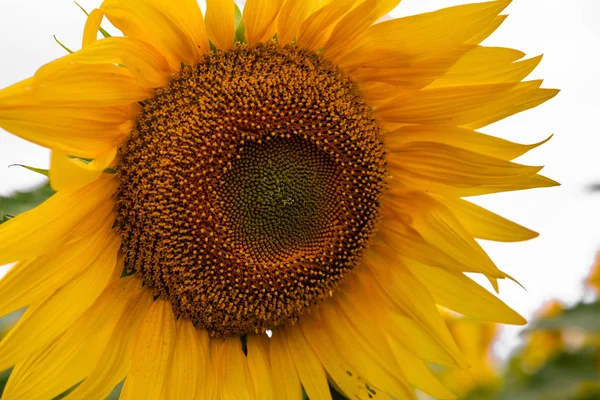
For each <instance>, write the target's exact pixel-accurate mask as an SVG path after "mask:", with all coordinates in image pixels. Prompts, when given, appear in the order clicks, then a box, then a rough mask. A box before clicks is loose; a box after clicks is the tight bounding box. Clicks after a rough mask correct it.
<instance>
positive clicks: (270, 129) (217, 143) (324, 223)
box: [116, 42, 385, 336]
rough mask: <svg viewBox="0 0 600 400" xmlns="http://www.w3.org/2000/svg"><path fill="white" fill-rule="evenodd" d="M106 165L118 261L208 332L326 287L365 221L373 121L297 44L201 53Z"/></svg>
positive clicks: (292, 306)
mask: <svg viewBox="0 0 600 400" xmlns="http://www.w3.org/2000/svg"><path fill="white" fill-rule="evenodd" d="M121 153H122V157H121V158H120V162H119V164H118V165H117V167H116V169H117V172H118V177H119V182H120V183H119V188H118V189H117V196H116V198H117V208H116V209H117V224H118V231H119V233H120V234H121V236H122V239H123V244H122V250H123V253H124V256H125V266H126V268H127V269H128V270H129V271H135V272H136V273H138V274H139V276H140V277H141V278H142V280H143V281H144V282H145V283H146V284H147V285H148V286H149V287H152V288H153V290H154V292H155V295H157V296H164V297H166V298H169V299H170V301H171V302H172V304H173V306H174V311H175V313H176V314H177V315H180V316H182V317H185V318H189V319H191V320H192V321H193V322H194V323H195V324H196V325H197V326H199V327H202V328H204V329H207V330H208V331H209V332H210V333H211V334H214V335H221V336H223V335H231V334H246V333H259V332H262V331H264V330H265V329H269V328H273V327H275V326H278V325H280V324H281V323H283V322H286V321H288V320H290V319H292V320H294V319H297V318H298V316H299V315H301V314H302V313H303V312H304V311H305V310H306V309H307V308H309V307H311V306H312V305H314V304H315V303H316V302H318V301H319V300H322V299H324V298H325V297H327V296H329V293H331V291H332V290H333V289H335V288H336V287H337V285H338V284H339V283H340V282H341V281H342V279H343V278H344V277H345V276H346V275H347V273H348V272H349V271H351V270H352V269H353V267H354V266H355V265H356V264H357V263H358V262H359V260H360V256H361V252H362V249H363V248H364V247H365V245H366V243H367V241H368V239H369V237H370V236H371V234H372V233H373V228H374V226H375V221H376V218H377V215H378V208H379V201H380V197H381V190H382V187H383V184H384V180H385V169H384V157H383V145H382V143H381V142H380V140H379V126H378V125H377V123H376V122H375V121H374V119H373V117H372V115H371V112H370V110H369V108H368V106H367V105H366V104H365V102H364V100H363V99H362V98H361V97H360V95H359V93H358V91H357V88H356V87H355V85H354V84H353V82H352V81H351V80H350V79H349V78H348V77H347V76H346V75H345V74H344V73H343V72H342V71H341V70H339V69H338V68H336V67H335V66H334V65H333V64H332V63H330V62H328V61H327V60H324V59H323V58H322V57H319V56H318V55H316V54H315V53H313V52H308V51H303V50H302V49H298V48H297V47H296V46H293V45H288V46H285V47H281V46H277V45H276V44H275V43H273V42H271V43H269V44H267V45H262V44H260V45H255V46H252V47H250V46H248V45H242V44H237V45H236V46H235V47H234V48H232V49H230V50H229V51H226V52H223V51H218V52H216V53H211V54H207V55H204V56H203V57H202V58H201V59H200V60H198V62H197V63H196V64H195V65H193V66H186V67H184V69H183V71H181V72H180V73H177V74H176V75H175V76H174V77H173V79H172V81H171V83H170V84H169V85H168V86H166V87H163V88H160V89H158V90H156V92H155V94H154V97H152V98H151V99H148V100H146V101H145V102H144V104H143V110H142V112H141V113H140V115H138V117H137V124H136V127H135V129H134V130H132V132H131V133H130V135H129V136H128V138H127V141H126V142H125V144H124V146H123V147H122V148H121Z"/></svg>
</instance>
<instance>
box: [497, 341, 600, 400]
mask: <svg viewBox="0 0 600 400" xmlns="http://www.w3.org/2000/svg"><path fill="white" fill-rule="evenodd" d="M596 358H597V350H596V349H594V348H584V349H581V350H579V351H576V352H564V353H561V354H559V355H558V356H556V357H555V358H553V359H552V360H550V361H549V362H548V363H546V364H545V365H544V366H543V367H541V368H540V369H539V370H537V371H535V372H534V373H533V374H524V375H523V374H521V373H519V374H514V372H513V373H509V374H508V375H507V376H506V380H505V385H504V388H503V390H502V392H501V394H500V396H499V399H500V400H565V399H576V398H577V394H578V393H579V392H580V389H581V388H582V386H583V385H584V384H587V383H588V382H600V375H599V374H598V371H597V369H596Z"/></svg>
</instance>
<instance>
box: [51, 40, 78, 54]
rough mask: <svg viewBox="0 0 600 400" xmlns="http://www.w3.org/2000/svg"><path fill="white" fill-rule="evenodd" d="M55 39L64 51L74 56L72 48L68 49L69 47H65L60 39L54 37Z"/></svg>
mask: <svg viewBox="0 0 600 400" xmlns="http://www.w3.org/2000/svg"><path fill="white" fill-rule="evenodd" d="M52 36H53V37H54V41H55V42H56V43H58V45H59V46H60V47H62V48H63V49H65V51H66V52H67V53H69V54H73V50H71V49H70V48H68V47H67V46H65V45H64V44H62V42H61V41H60V40H58V38H57V37H56V35H52Z"/></svg>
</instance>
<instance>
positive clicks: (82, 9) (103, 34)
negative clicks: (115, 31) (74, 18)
mask: <svg viewBox="0 0 600 400" xmlns="http://www.w3.org/2000/svg"><path fill="white" fill-rule="evenodd" d="M75 4H77V7H79V8H80V9H81V11H83V13H84V14H85V15H87V16H88V17H89V16H90V13H88V12H87V11H86V10H85V8H83V7H82V6H81V4H79V3H78V2H75ZM98 31H100V33H101V34H102V36H104V37H105V38H107V37H111V34H110V33H108V32H107V31H106V30H104V28H102V27H100V28H99V29H98Z"/></svg>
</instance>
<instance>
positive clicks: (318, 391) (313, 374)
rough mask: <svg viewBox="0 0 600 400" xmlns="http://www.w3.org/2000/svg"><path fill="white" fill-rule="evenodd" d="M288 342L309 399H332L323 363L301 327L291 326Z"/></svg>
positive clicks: (288, 330)
mask: <svg viewBox="0 0 600 400" xmlns="http://www.w3.org/2000/svg"><path fill="white" fill-rule="evenodd" d="M287 337H288V340H287V343H288V347H289V350H290V354H291V356H292V359H293V360H294V365H295V366H296V370H297V371H298V376H299V377H300V382H301V383H302V386H303V387H304V391H305V392H306V395H307V396H308V398H309V399H312V400H331V392H330V391H329V385H328V383H327V376H326V375H325V370H324V369H323V365H321V362H320V361H319V359H318V357H317V356H316V355H315V353H314V350H313V349H312V348H311V347H310V345H309V344H308V342H307V341H306V338H305V337H304V335H303V334H302V331H301V330H300V327H298V326H289V327H288V329H287Z"/></svg>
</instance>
